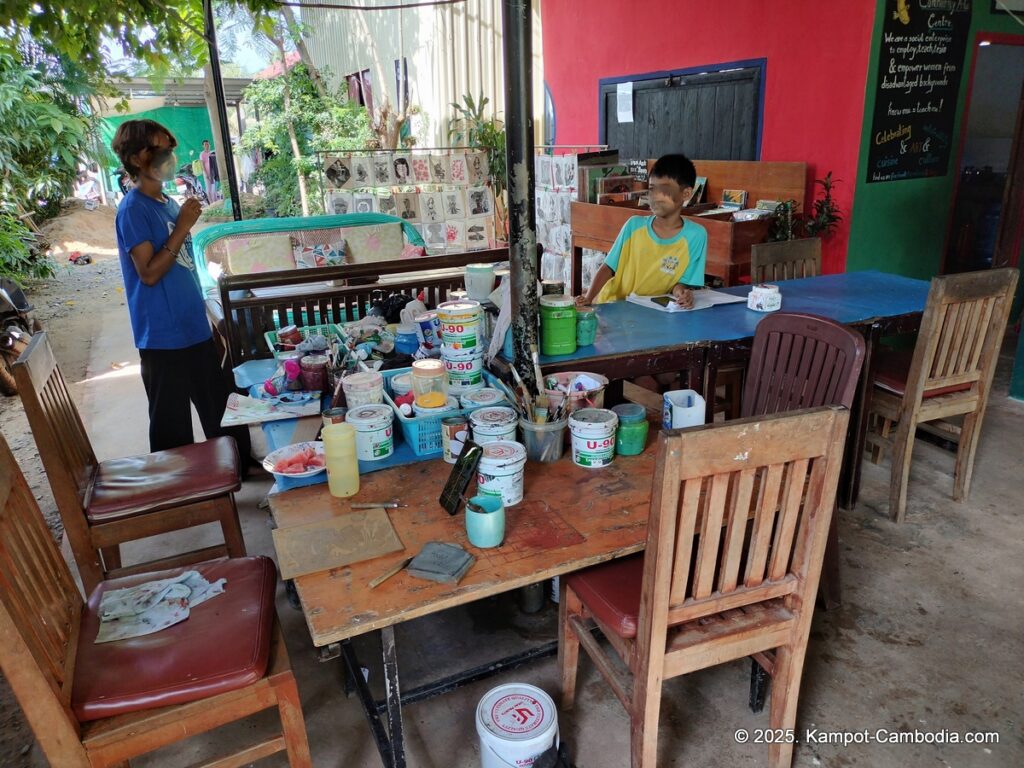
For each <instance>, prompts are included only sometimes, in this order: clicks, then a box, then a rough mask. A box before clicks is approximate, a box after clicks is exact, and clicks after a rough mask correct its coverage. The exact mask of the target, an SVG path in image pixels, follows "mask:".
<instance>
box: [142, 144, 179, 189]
mask: <svg viewBox="0 0 1024 768" xmlns="http://www.w3.org/2000/svg"><path fill="white" fill-rule="evenodd" d="M149 172H150V174H152V177H153V178H154V179H157V180H158V181H174V177H175V174H177V172H178V156H177V155H176V154H174V150H173V149H168V150H158V151H157V152H156V153H154V155H153V160H152V162H151V163H150V166H149Z"/></svg>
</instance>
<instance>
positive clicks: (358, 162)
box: [350, 155, 373, 187]
mask: <svg viewBox="0 0 1024 768" xmlns="http://www.w3.org/2000/svg"><path fill="white" fill-rule="evenodd" d="M350 167H351V169H352V178H351V180H350V184H351V186H353V187H369V186H371V185H372V184H373V177H372V175H371V171H370V158H369V156H368V155H353V156H352V160H351V165H350Z"/></svg>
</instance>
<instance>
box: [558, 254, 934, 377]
mask: <svg viewBox="0 0 1024 768" xmlns="http://www.w3.org/2000/svg"><path fill="white" fill-rule="evenodd" d="M777 284H778V286H779V290H780V291H782V311H783V312H806V313H808V314H812V315H821V316H822V317H828V318H830V319H832V320H835V321H836V322H839V323H843V324H844V325H849V324H854V323H863V322H865V321H868V320H873V319H876V318H883V317H899V316H901V315H908V314H913V313H915V312H923V311H924V305H925V301H926V300H927V298H928V288H929V283H928V282H927V281H925V280H914V279H912V278H909V277H902V276H900V275H890V274H888V273H885V272H876V271H868V272H846V273H843V274H839V275H821V276H819V277H807V278H802V279H799V280H783V281H779V282H778V283H777ZM721 291H722V292H723V293H731V294H734V295H736V296H746V295H747V293H749V292H750V286H749V285H741V286H736V287H733V288H723V289H721ZM594 311H595V314H596V315H597V322H598V332H597V341H596V342H595V343H594V344H593V345H592V346H589V347H580V348H578V349H577V350H576V352H574V353H573V354H571V355H541V357H540V362H541V364H542V365H544V364H548V363H564V362H567V361H573V360H579V361H580V362H586V361H587V360H592V359H595V358H604V357H614V356H619V355H626V354H630V353H646V352H653V351H657V350H659V349H669V348H672V349H677V348H680V347H686V346H707V345H708V344H709V343H712V342H719V341H736V340H740V339H748V338H751V337H753V335H754V330H755V329H756V328H757V324H758V323H759V322H760V321H761V318H762V317H764V316H765V315H764V314H762V313H760V312H755V311H753V310H751V309H747V305H746V303H745V302H744V303H737V304H720V305H717V306H714V307H711V308H709V309H702V310H698V311H697V312H672V313H669V312H658V311H656V310H653V309H645V308H644V307H641V306H637V305H636V304H632V303H630V302H628V301H617V302H613V303H610V304H598V305H596V306H595V307H594Z"/></svg>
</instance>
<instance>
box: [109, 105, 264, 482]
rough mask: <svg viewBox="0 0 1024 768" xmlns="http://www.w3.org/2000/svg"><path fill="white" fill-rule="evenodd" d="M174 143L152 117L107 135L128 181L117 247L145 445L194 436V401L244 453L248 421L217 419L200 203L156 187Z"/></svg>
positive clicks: (223, 384)
mask: <svg viewBox="0 0 1024 768" xmlns="http://www.w3.org/2000/svg"><path fill="white" fill-rule="evenodd" d="M175 146H177V141H176V140H175V138H174V136H172V135H171V132H170V131H168V130H167V129H166V128H164V127H163V126H162V125H160V124H159V123H157V122H154V121H152V120H128V121H126V122H124V123H122V124H121V126H120V127H119V128H118V129H117V134H116V135H115V136H114V141H113V144H112V148H113V150H114V154H116V155H117V156H118V157H119V158H120V160H121V163H122V164H123V165H124V168H125V170H126V171H127V172H128V173H129V174H130V175H131V177H132V180H133V181H134V182H135V187H134V189H132V190H131V191H130V192H128V194H127V195H125V198H124V200H122V201H121V204H120V205H119V206H118V208H117V221H116V227H117V249H118V253H119V255H120V259H121V274H122V276H123V278H124V286H125V296H126V297H127V299H128V313H129V315H130V316H131V323H132V333H133V334H134V336H135V346H136V347H138V350H139V357H140V358H141V361H142V382H143V384H144V385H145V387H146V395H147V396H148V398H149V447H150V450H151V451H160V450H165V449H167V448H177V447H179V446H182V445H188V444H190V443H192V442H193V440H194V436H193V434H192V412H191V409H190V407H189V403H190V402H191V403H192V404H193V405H195V408H196V411H197V412H198V413H199V419H200V421H201V422H202V425H203V432H205V433H206V437H207V438H212V437H215V436H219V435H225V434H230V435H231V436H232V437H234V438H235V440H236V442H237V443H238V448H239V453H240V456H241V458H242V460H243V462H245V461H247V460H248V458H249V434H248V431H247V430H244V429H241V430H239V429H231V430H224V429H222V428H221V426H220V420H221V417H222V416H223V414H224V407H225V405H226V403H227V397H228V393H229V392H228V385H227V381H226V379H225V376H224V372H223V371H222V370H221V367H220V359H219V355H218V354H217V349H216V346H215V345H214V343H213V335H212V333H211V331H210V322H209V320H208V319H207V317H206V306H205V303H204V301H203V294H202V290H201V289H200V286H199V276H198V275H197V274H196V266H195V260H194V259H193V255H192V237H191V234H190V233H191V230H192V227H193V226H194V225H195V223H196V221H197V220H198V219H199V214H200V213H201V211H202V208H201V206H200V204H199V201H198V200H196V199H195V198H189V199H187V200H186V201H185V202H184V204H183V205H181V206H180V207H179V206H178V204H177V203H176V202H175V201H174V200H173V199H171V198H170V197H167V196H166V195H164V193H163V186H164V182H167V181H172V180H173V179H174V172H175V169H176V168H177V167H178V163H177V158H176V157H175V155H174V148H175Z"/></svg>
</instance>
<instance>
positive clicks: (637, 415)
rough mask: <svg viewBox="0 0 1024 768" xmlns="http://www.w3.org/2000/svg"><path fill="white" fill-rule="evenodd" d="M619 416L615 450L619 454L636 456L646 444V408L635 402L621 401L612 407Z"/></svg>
mask: <svg viewBox="0 0 1024 768" xmlns="http://www.w3.org/2000/svg"><path fill="white" fill-rule="evenodd" d="M612 412H613V413H614V414H615V415H616V416H618V417H619V429H618V431H617V432H616V433H615V452H616V453H617V454H618V455H619V456H637V455H639V454H641V453H643V452H644V448H645V447H646V446H647V426H648V425H647V410H646V409H645V408H644V407H643V406H642V405H637V404H636V403H623V404H622V405H616V406H615V407H614V408H612Z"/></svg>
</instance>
